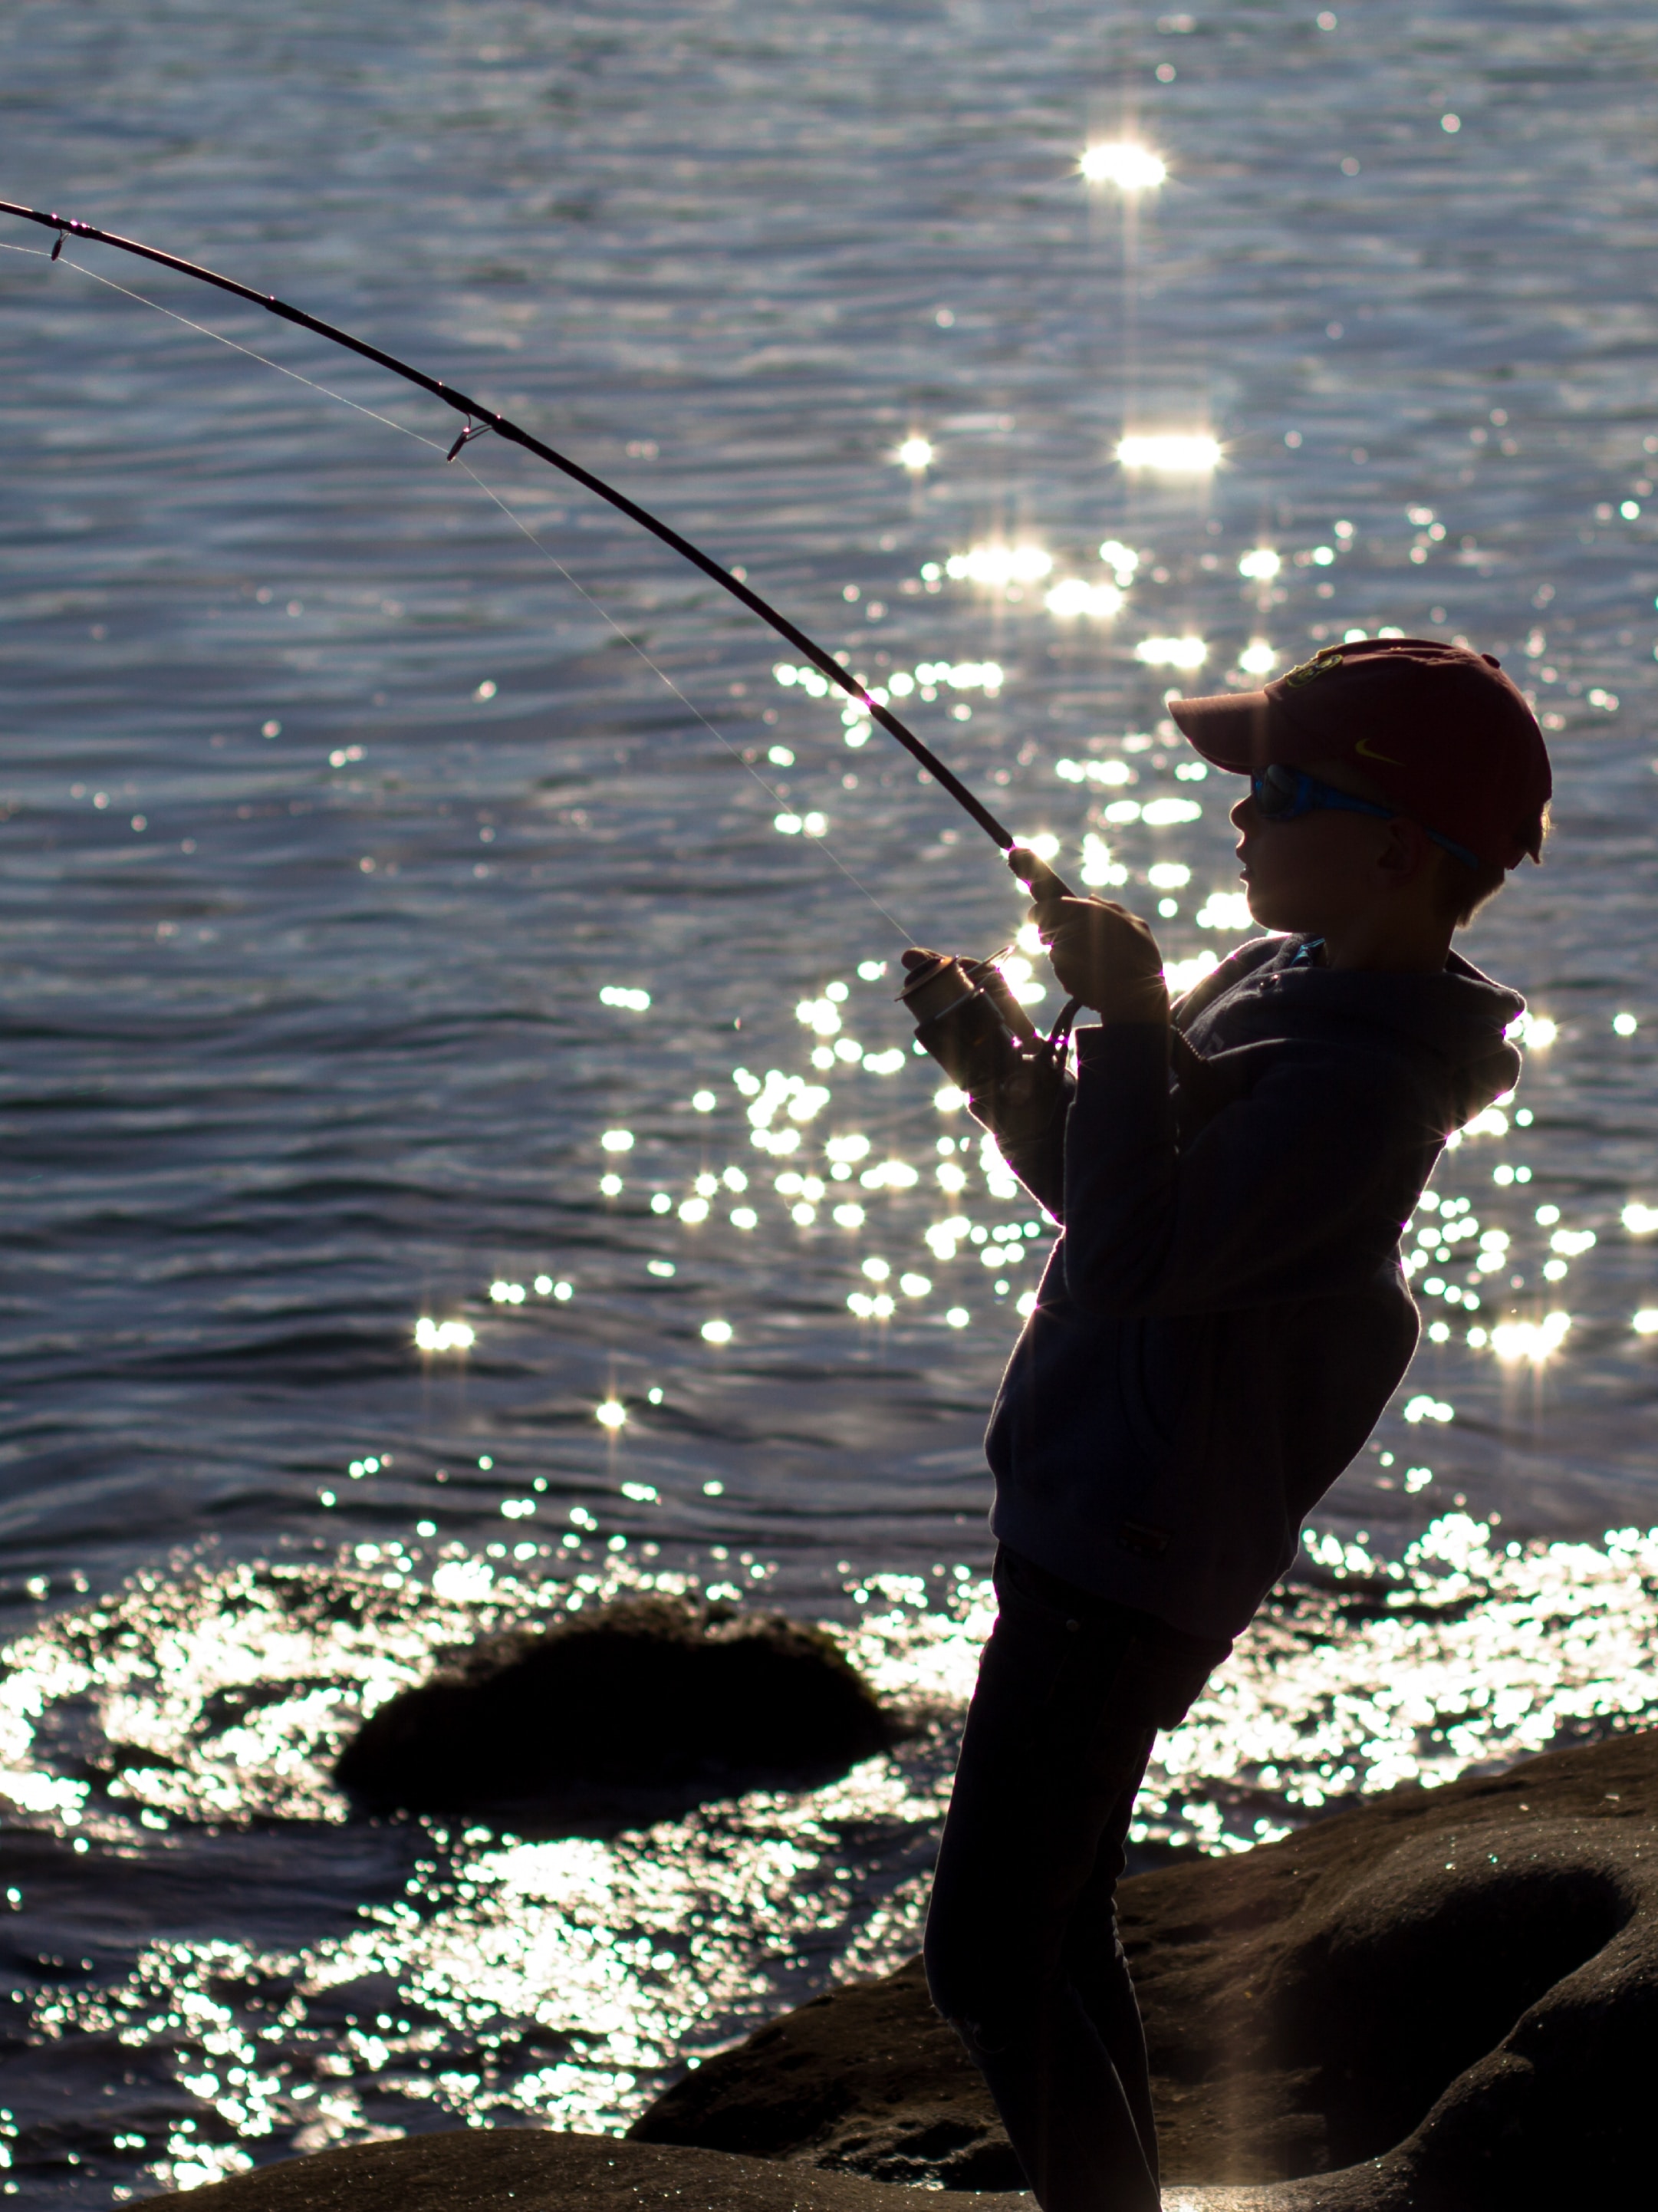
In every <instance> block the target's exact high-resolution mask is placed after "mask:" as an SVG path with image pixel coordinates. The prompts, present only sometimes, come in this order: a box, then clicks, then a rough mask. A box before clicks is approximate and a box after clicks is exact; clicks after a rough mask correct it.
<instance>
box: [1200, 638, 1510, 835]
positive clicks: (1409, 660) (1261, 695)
mask: <svg viewBox="0 0 1658 2212" xmlns="http://www.w3.org/2000/svg"><path fill="white" fill-rule="evenodd" d="M1169 713H1170V714H1172V715H1173V717H1174V719H1175V723H1176V725H1177V726H1178V727H1179V728H1180V729H1181V732H1183V733H1184V734H1185V735H1186V737H1187V738H1189V739H1190V740H1191V742H1192V744H1193V745H1194V746H1195V747H1196V748H1197V750H1198V751H1199V752H1200V753H1201V754H1202V755H1203V757H1204V758H1205V759H1206V760H1209V761H1212V762H1213V763H1214V764H1215V766H1216V767H1217V768H1224V769H1230V770H1231V771H1232V772H1233V774H1234V775H1249V774H1250V773H1251V772H1252V771H1253V770H1254V769H1263V768H1268V767H1270V766H1272V764H1273V763H1279V764H1281V765H1282V766H1284V767H1285V768H1298V769H1310V768H1312V767H1313V766H1314V765H1315V763H1317V762H1319V761H1351V763H1352V765H1353V766H1354V768H1356V769H1358V770H1360V772H1361V773H1362V774H1363V775H1365V776H1367V777H1368V778H1369V779H1370V781H1371V782H1372V783H1373V784H1374V785H1375V786H1376V790H1377V791H1378V792H1379V793H1381V794H1382V798H1383V799H1384V800H1385V801H1386V802H1387V804H1388V805H1393V806H1397V807H1398V809H1399V811H1400V813H1401V814H1408V815H1409V816H1410V817H1412V820H1413V821H1417V822H1420V823H1421V824H1422V826H1423V827H1424V829H1434V830H1437V831H1438V833H1439V834H1440V836H1442V837H1448V838H1451V839H1454V840H1455V842H1456V843H1457V844H1459V845H1466V846H1467V848H1468V850H1469V851H1470V852H1471V853H1475V854H1478V855H1479V858H1480V859H1481V860H1484V861H1485V862H1486V863H1487V864H1488V865H1490V866H1492V867H1501V868H1514V867H1518V866H1519V865H1520V862H1521V860H1522V859H1523V858H1524V856H1525V855H1526V854H1527V853H1529V854H1531V856H1532V858H1533V860H1540V858H1541V857H1542V847H1543V816H1544V810H1545V808H1546V806H1547V805H1548V802H1549V796H1550V793H1551V792H1552V789H1553V781H1552V777H1551V775H1550V773H1549V757H1548V753H1547V751H1546V749H1545V746H1544V744H1543V732H1542V731H1541V730H1540V728H1539V727H1538V725H1537V717H1536V715H1535V714H1533V712H1532V710H1531V708H1529V707H1528V706H1527V704H1526V702H1525V700H1524V698H1523V697H1522V696H1521V693H1520V692H1519V691H1518V690H1516V688H1515V685H1514V684H1513V683H1512V682H1511V681H1510V679H1509V678H1508V677H1506V676H1505V675H1504V674H1503V671H1502V669H1501V668H1500V667H1499V665H1497V661H1496V660H1495V659H1493V658H1492V657H1491V654H1490V653H1475V652H1473V650H1472V649H1471V648H1470V647H1467V646H1461V645H1442V644H1441V643H1439V642H1438V641H1436V639H1433V638H1425V637H1364V638H1357V639H1355V640H1354V641H1352V642H1351V643H1350V644H1346V645H1327V646H1326V647H1324V648H1323V650H1322V651H1321V652H1320V653H1315V655H1314V657H1313V659H1310V660H1303V662H1302V664H1301V665H1300V666H1299V667H1298V668H1291V670H1290V671H1288V672H1287V673H1286V674H1285V675H1283V676H1280V677H1278V678H1277V679H1276V680H1275V681H1274V682H1272V683H1271V684H1267V686H1266V689H1265V690H1261V691H1228V692H1223V693H1222V694H1221V695H1220V696H1218V697H1216V698H1212V699H1171V700H1170V701H1169Z"/></svg>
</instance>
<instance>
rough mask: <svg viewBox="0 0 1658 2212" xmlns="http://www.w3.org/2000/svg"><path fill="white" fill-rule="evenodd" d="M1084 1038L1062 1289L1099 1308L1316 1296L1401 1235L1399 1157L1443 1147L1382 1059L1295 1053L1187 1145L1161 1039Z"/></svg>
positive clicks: (1162, 1308) (1163, 1310)
mask: <svg viewBox="0 0 1658 2212" xmlns="http://www.w3.org/2000/svg"><path fill="white" fill-rule="evenodd" d="M1077 1042H1078V1085H1077V1097H1076V1102H1075V1103H1074V1104H1073V1106H1072V1109H1071V1116H1070V1121H1069V1124H1068V1127H1067V1130H1066V1178H1065V1209H1066V1210H1065V1221H1066V1235H1065V1243H1064V1247H1063V1253H1064V1267H1065V1279H1066V1287H1067V1289H1068V1290H1069V1291H1070V1294H1071V1296H1072V1298H1074V1299H1075V1301H1076V1302H1077V1304H1078V1305H1080V1306H1082V1307H1084V1309H1085V1310H1089V1311H1090V1312H1095V1313H1102V1314H1113V1315H1129V1314H1135V1315H1149V1314H1171V1313H1206V1312H1208V1313H1212V1312H1216V1311H1219V1310H1224V1309H1226V1308H1229V1307H1236V1306H1240V1305H1246V1304H1261V1303H1266V1302H1269V1301H1271V1300H1272V1299H1275V1298H1291V1297H1305V1296H1307V1295H1309V1292H1311V1291H1313V1290H1315V1288H1316V1286H1317V1284H1318V1283H1319V1282H1320V1281H1321V1280H1328V1279H1329V1271H1330V1268H1331V1267H1332V1264H1333V1263H1334V1264H1335V1265H1337V1266H1341V1265H1342V1264H1343V1263H1344V1262H1346V1261H1350V1260H1351V1258H1354V1257H1359V1256H1362V1255H1363V1254H1365V1253H1366V1252H1369V1253H1371V1254H1373V1255H1375V1256H1376V1257H1377V1258H1380V1257H1381V1256H1382V1250H1383V1249H1385V1248H1386V1247H1387V1245H1388V1243H1391V1241H1392V1239H1393V1237H1396V1235H1397V1231H1398V1223H1399V1218H1400V1215H1399V1212H1398V1208H1399V1206H1400V1188H1402V1184H1403V1181H1404V1180H1406V1179H1407V1178H1408V1174H1409V1166H1408V1164H1406V1163H1405V1162H1404V1160H1403V1159H1402V1157H1401V1156H1402V1154H1404V1153H1405V1152H1410V1153H1411V1154H1412V1156H1413V1158H1414V1156H1416V1155H1418V1153H1420V1152H1422V1151H1423V1150H1424V1148H1425V1156H1426V1158H1427V1159H1429V1160H1430V1159H1431V1157H1432V1152H1433V1150H1434V1149H1435V1148H1436V1146H1437V1145H1438V1143H1439V1142H1440V1141H1441V1139H1442V1131H1439V1130H1436V1129H1432V1128H1430V1127H1427V1126H1426V1122H1425V1119H1424V1109H1423V1107H1422V1104H1421V1102H1420V1101H1419V1100H1418V1098H1417V1097H1415V1096H1414V1095H1413V1093H1412V1092H1410V1091H1407V1090H1406V1087H1405V1086H1404V1085H1400V1083H1399V1081H1398V1079H1397V1072H1396V1071H1395V1069H1394V1066H1392V1064H1390V1063H1389V1062H1388V1061H1387V1060H1384V1059H1382V1058H1380V1057H1379V1056H1378V1057H1377V1058H1375V1059H1373V1058H1371V1057H1370V1056H1369V1055H1363V1056H1359V1055H1354V1054H1331V1053H1328V1052H1325V1051H1321V1050H1320V1049H1319V1048H1315V1047H1314V1046H1312V1045H1307V1046H1304V1047H1300V1048H1297V1047H1295V1046H1292V1045H1287V1044H1286V1045H1285V1046H1284V1048H1282V1049H1281V1050H1280V1051H1279V1052H1278V1053H1276V1054H1274V1056H1273V1060H1272V1066H1270V1068H1269V1069H1268V1070H1267V1072H1266V1074H1265V1075H1264V1076H1263V1077H1262V1078H1261V1079H1260V1081H1259V1082H1258V1083H1257V1084H1256V1085H1254V1089H1253V1090H1252V1091H1250V1092H1249V1094H1248V1096H1247V1097H1243V1098H1241V1099H1238V1100H1236V1102H1235V1103H1232V1104H1231V1105H1229V1106H1225V1107H1223V1108H1222V1109H1220V1111H1219V1112H1218V1113H1217V1114H1215V1115H1213V1116H1212V1119H1211V1120H1210V1121H1208V1122H1207V1123H1206V1125H1205V1126H1204V1127H1203V1128H1202V1129H1201V1130H1200V1132H1199V1134H1198V1135H1197V1137H1196V1138H1195V1139H1193V1140H1192V1141H1191V1142H1190V1143H1188V1144H1187V1145H1186V1146H1184V1147H1183V1148H1182V1147H1181V1145H1180V1144H1179V1142H1178V1141H1177V1137H1176V1131H1175V1112H1174V1104H1173V1101H1172V1099H1171V1097H1170V1095H1169V1081H1168V1049H1169V1048H1168V1036H1167V1033H1166V1031H1164V1030H1160V1029H1158V1028H1157V1026H1155V1025H1154V1024H1151V1023H1127V1022H1125V1023H1112V1024H1108V1025H1107V1026H1106V1027H1104V1028H1101V1029H1088V1030H1079V1031H1078V1039H1077ZM1403 1203H1404V1205H1406V1206H1408V1204H1409V1199H1408V1197H1406V1199H1405V1200H1403ZM1390 1209H1392V1210H1391V1211H1390Z"/></svg>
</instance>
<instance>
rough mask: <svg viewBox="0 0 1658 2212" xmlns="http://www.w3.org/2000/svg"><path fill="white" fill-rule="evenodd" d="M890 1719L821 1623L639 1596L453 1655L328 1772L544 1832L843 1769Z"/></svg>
mask: <svg viewBox="0 0 1658 2212" xmlns="http://www.w3.org/2000/svg"><path fill="white" fill-rule="evenodd" d="M899 1732H900V1723H898V1721H897V1720H896V1717H895V1716H894V1715H893V1714H891V1713H890V1712H889V1711H887V1710H886V1709H885V1708H884V1706H883V1705H881V1703H880V1701H879V1699H878V1698H877V1697H876V1695H875V1693H874V1692H873V1691H872V1689H871V1688H870V1686H869V1685H868V1684H867V1683H866V1682H865V1680H863V1678H862V1676H861V1675H860V1674H858V1672H857V1670H856V1669H855V1668H853V1667H852V1666H851V1665H850V1664H849V1663H848V1662H847V1660H846V1658H845V1657H844V1656H843V1655H842V1654H841V1650H840V1649H839V1647H838V1646H837V1645H836V1644H835V1641H834V1639H833V1638H832V1637H830V1636H829V1635H828V1634H827V1633H826V1632H824V1631H823V1629H820V1628H812V1627H806V1626H802V1625H801V1624H800V1623H799V1622H797V1621H791V1620H785V1619H784V1618H783V1617H782V1616H781V1615H780V1614H778V1613H737V1612H735V1611H734V1610H732V1608H731V1607H720V1606H710V1607H699V1606H693V1605H690V1604H688V1603H686V1602H685V1601H683V1600H681V1599H678V1598H671V1597H665V1596H650V1597H641V1598H630V1599H626V1600H623V1601H618V1602H616V1604H613V1605H609V1606H605V1607H600V1608H598V1609H596V1610H595V1611H593V1612H592V1613H586V1612H584V1613H577V1614H574V1615H571V1616H569V1617H568V1618H567V1619H565V1620H562V1621H561V1622H560V1623H559V1624H558V1626H556V1627H554V1628H551V1629H550V1630H547V1631H546V1632H541V1633H534V1632H531V1633H524V1632H518V1633H513V1634H508V1635H505V1636H501V1637H496V1638H490V1639H489V1640H488V1641H487V1642H484V1643H481V1644H477V1645H475V1646H474V1647H472V1649H471V1650H468V1651H465V1652H464V1653H461V1654H459V1655H458V1656H455V1657H453V1658H452V1659H451V1660H449V1661H448V1662H446V1664H445V1665H444V1667H443V1668H441V1669H440V1671H439V1672H438V1673H437V1674H434V1676H433V1677H432V1679H431V1680H429V1681H427V1682H423V1683H422V1684H421V1685H420V1686H419V1687H418V1688H416V1689H413V1690H405V1691H404V1692H401V1693H400V1695H398V1696H397V1697H395V1698H393V1699H391V1700H390V1701H389V1702H388V1703H387V1704H386V1705H382V1706H381V1707H380V1710H379V1711H377V1712H375V1713H374V1714H373V1715H372V1716H371V1717H369V1719H368V1720H367V1721H366V1722H365V1723H363V1725H362V1727H361V1729H359V1730H358V1732H357V1734H356V1735H355V1737H354V1738H353V1739H352V1741H351V1742H350V1743H349V1745H348V1746H347V1747H346V1748H345V1750H344V1752H343V1753H342V1755H341V1757H340V1759H339V1762H338V1764H337V1766H336V1768H335V1778H336V1780H337V1782H338V1783H339V1784H340V1786H341V1787H342V1788H343V1789H344V1790H348V1791H349V1793H350V1794H351V1795H352V1796H354V1797H355V1798H356V1799H357V1800H358V1801H359V1802H361V1803H362V1804H364V1805H366V1806H367V1807H369V1808H373V1809H375V1810H390V1809H392V1808H404V1809H407V1810H410V1811H418V1812H442V1813H460V1812H477V1811H479V1810H483V1809H487V1808H491V1807H501V1808H505V1807H508V1806H510V1807H513V1808H526V1807H527V1808H535V1810H536V1812H537V1815H538V1818H537V1826H538V1828H539V1830H540V1832H547V1831H548V1829H549V1827H550V1826H561V1825H562V1826H585V1825H590V1824H598V1825H604V1824H605V1823H606V1822H607V1821H610V1820H638V1819H641V1818H652V1817H661V1816H662V1815H663V1814H665V1813H667V1812H671V1811H673V1810H675V1809H678V1808H683V1807H685V1806H688V1805H690V1804H695V1803H697V1802H701V1801H702V1800H705V1799H707V1798H709V1797H714V1796H729V1795H731V1794H732V1793H733V1792H735V1791H737V1790H741V1789H744V1788H748V1787H752V1786H754V1784H756V1783H758V1782H761V1781H763V1780H772V1779H775V1780H792V1781H800V1780H805V1779H818V1778H827V1777H829V1776H832V1775H835V1774H840V1773H844V1772H845V1771H846V1770H847V1768H848V1767H849V1766H851V1765H854V1764H855V1763H856V1762H857V1761H858V1760H859V1759H864V1758H867V1757H868V1756H869V1755H870V1754H871V1753H873V1752H878V1751H880V1750H882V1749H884V1747H886V1746H887V1745H889V1744H890V1743H891V1742H892V1741H894V1740H895V1738H896V1735H898V1733H899Z"/></svg>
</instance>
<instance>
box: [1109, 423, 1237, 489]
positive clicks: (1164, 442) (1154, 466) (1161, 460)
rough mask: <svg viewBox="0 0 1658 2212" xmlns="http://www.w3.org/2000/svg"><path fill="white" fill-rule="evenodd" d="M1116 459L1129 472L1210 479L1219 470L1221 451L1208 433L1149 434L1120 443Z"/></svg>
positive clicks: (1187, 431) (1124, 439)
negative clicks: (1206, 477) (1132, 470)
mask: <svg viewBox="0 0 1658 2212" xmlns="http://www.w3.org/2000/svg"><path fill="white" fill-rule="evenodd" d="M1117 459H1119V460H1120V461H1121V463H1122V465H1123V466H1124V468H1126V469H1146V470H1149V471H1151V472H1152V473H1153V474H1154V475H1158V476H1178V477H1195V476H1208V475H1210V474H1212V472H1213V471H1214V470H1216V469H1218V467H1219V466H1220V462H1221V448H1220V442H1219V441H1218V439H1216V438H1212V437H1211V436H1210V435H1208V433H1207V432H1206V431H1195V430H1157V431H1148V432H1145V433H1137V434H1135V435H1133V436H1129V437H1126V438H1123V439H1121V440H1120V441H1118V445H1117Z"/></svg>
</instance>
